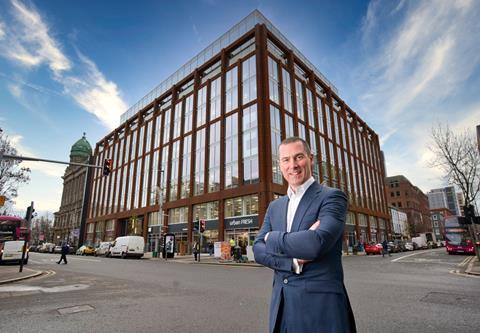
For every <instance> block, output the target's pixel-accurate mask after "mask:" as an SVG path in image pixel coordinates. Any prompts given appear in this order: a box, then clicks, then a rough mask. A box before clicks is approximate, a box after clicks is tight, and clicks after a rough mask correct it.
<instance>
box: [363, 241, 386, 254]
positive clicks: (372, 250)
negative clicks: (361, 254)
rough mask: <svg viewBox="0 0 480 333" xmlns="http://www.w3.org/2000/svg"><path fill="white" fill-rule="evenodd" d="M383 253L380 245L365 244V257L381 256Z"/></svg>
mask: <svg viewBox="0 0 480 333" xmlns="http://www.w3.org/2000/svg"><path fill="white" fill-rule="evenodd" d="M382 252H383V246H382V244H375V243H373V242H372V243H368V244H365V253H366V254H367V256H368V255H369V254H382Z"/></svg>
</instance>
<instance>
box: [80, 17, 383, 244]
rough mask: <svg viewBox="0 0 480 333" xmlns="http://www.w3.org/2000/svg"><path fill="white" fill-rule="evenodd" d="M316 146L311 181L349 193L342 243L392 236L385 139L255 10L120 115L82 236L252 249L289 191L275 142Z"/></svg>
mask: <svg viewBox="0 0 480 333" xmlns="http://www.w3.org/2000/svg"><path fill="white" fill-rule="evenodd" d="M292 135H296V136H300V137H302V138H304V139H305V140H306V141H307V142H309V144H310V146H311V147H312V150H313V152H314V154H315V166H314V170H313V171H314V177H315V178H316V179H317V180H318V181H320V182H322V183H324V184H326V185H329V186H332V187H337V188H340V189H342V190H343V191H345V192H346V193H347V195H348V198H349V201H350V205H349V213H348V218H347V227H346V230H345V244H346V246H347V245H348V244H350V245H351V244H352V243H353V242H355V241H357V240H363V241H367V240H375V241H380V240H381V239H383V238H385V237H387V235H388V234H389V233H390V232H391V230H390V226H389V213H388V209H387V205H386V198H385V194H384V191H383V189H384V176H385V173H384V170H383V165H382V163H381V159H380V148H379V139H378V135H377V134H376V133H375V132H374V131H373V130H372V129H370V128H369V127H368V125H367V124H366V123H365V122H363V121H362V120H361V119H360V118H359V117H358V115H357V114H355V112H353V111H352V110H351V109H350V108H349V107H348V106H347V105H346V104H345V102H344V101H343V100H341V98H340V97H339V96H338V91H337V89H336V88H335V87H334V86H333V85H332V84H331V83H330V82H329V81H328V80H327V79H326V78H325V77H324V76H323V75H322V74H321V73H320V71H318V70H317V69H316V68H315V67H314V66H313V65H312V64H311V63H310V62H309V61H308V60H307V59H306V58H305V57H304V56H303V55H302V54H301V53H300V52H299V51H298V50H297V49H296V48H295V47H294V46H293V45H292V44H291V43H290V42H289V41H288V40H287V39H286V38H285V37H284V36H283V35H282V34H281V33H280V32H279V31H278V30H277V29H276V28H275V27H274V26H273V25H272V24H271V23H270V22H269V21H268V20H267V19H266V18H265V17H264V16H263V15H262V14H261V13H260V12H258V11H254V12H253V13H252V14H250V15H249V16H247V17H246V18H245V19H244V20H242V21H241V22H240V23H238V24H237V25H235V26H234V27H233V28H232V29H230V30H229V31H228V32H227V33H226V34H224V35H223V36H221V37H220V38H219V39H218V40H216V41H215V42H214V43H212V44H211V45H210V46H209V47H207V48H206V49H205V50H204V51H202V52H201V53H200V54H198V55H197V56H196V57H195V58H193V59H192V60H191V61H190V62H188V63H187V64H186V65H184V66H183V67H182V68H180V69H179V70H178V71H177V72H175V73H174V74H173V75H172V76H170V77H169V78H168V79H166V80H165V81H164V82H162V83H161V84H160V85H159V86H158V87H156V88H155V89H153V90H152V91H151V92H150V93H149V94H147V95H146V96H145V97H144V98H143V99H142V100H141V101H139V102H138V103H136V104H135V105H134V106H132V107H131V108H130V109H129V110H127V111H126V112H125V113H124V114H123V115H122V124H121V125H120V126H119V127H118V128H117V129H115V130H114V131H112V132H111V133H109V134H108V135H107V136H106V137H105V138H103V139H102V140H101V141H100V142H98V143H97V145H96V147H95V152H94V157H95V159H96V163H97V165H101V164H102V163H103V161H104V159H107V158H111V159H113V171H112V173H111V174H110V175H109V176H103V175H102V171H101V170H97V171H95V174H94V175H93V181H92V184H91V197H90V198H91V199H90V204H89V215H88V220H87V226H86V235H85V236H86V239H87V240H90V241H92V242H98V241H100V240H110V239H113V238H114V237H116V236H120V235H143V236H144V237H145V239H146V240H147V250H148V251H151V250H154V249H155V246H157V240H158V238H159V236H160V234H161V233H162V232H167V231H168V232H171V233H174V234H176V236H177V241H179V242H178V244H177V250H178V251H180V252H184V251H188V249H189V244H191V242H192V241H193V240H194V239H195V238H196V237H198V233H196V232H195V230H194V221H197V220H200V219H203V220H205V222H206V231H205V233H204V234H203V235H204V244H206V243H207V242H208V241H218V240H228V239H230V238H231V237H234V238H235V239H236V240H237V242H238V244H240V246H242V247H246V246H247V245H251V244H252V241H253V239H254V237H255V235H256V233H257V232H258V230H259V227H260V226H261V224H262V221H263V217H264V215H265V211H266V208H267V206H268V204H269V203H270V201H272V200H273V199H275V198H277V197H279V196H281V195H284V194H285V193H286V184H285V182H284V181H283V179H282V175H281V172H280V168H279V164H278V156H277V146H278V144H279V143H280V142H281V140H282V139H284V138H286V137H288V136H292Z"/></svg>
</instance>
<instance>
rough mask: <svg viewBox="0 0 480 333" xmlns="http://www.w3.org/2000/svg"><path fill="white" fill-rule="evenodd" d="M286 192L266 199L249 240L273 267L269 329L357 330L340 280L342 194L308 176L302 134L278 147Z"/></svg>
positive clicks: (307, 156)
mask: <svg viewBox="0 0 480 333" xmlns="http://www.w3.org/2000/svg"><path fill="white" fill-rule="evenodd" d="M278 151H279V159H280V169H281V171H282V175H283V177H284V178H285V180H286V181H287V182H288V192H287V195H286V196H283V197H281V198H279V199H277V200H275V201H273V202H271V203H270V205H269V207H268V209H267V213H266V215H265V220H264V222H263V225H262V228H261V229H260V231H259V233H258V235H257V238H256V239H255V242H254V245H253V251H254V254H255V260H256V262H258V263H259V264H262V265H264V266H266V267H269V268H271V269H273V270H274V276H273V291H272V300H271V304H270V319H269V327H270V329H269V331H270V332H281V333H285V332H300V333H314V332H322V333H323V332H329V333H330V332H331V333H342V332H345V333H351V332H356V327H355V319H354V316H353V312H352V308H351V306H350V302H349V299H348V295H347V291H346V289H345V286H344V284H343V268H342V238H343V229H344V226H345V219H346V214H347V198H346V196H345V194H344V193H343V192H342V191H340V190H337V189H333V188H329V187H326V186H322V185H320V184H318V183H317V182H316V181H315V180H314V179H313V177H312V166H313V155H312V153H311V152H310V148H309V146H308V144H307V143H306V142H305V141H304V140H303V139H301V138H298V137H291V138H287V139H285V140H284V141H283V142H282V143H281V144H280V146H279V148H278Z"/></svg>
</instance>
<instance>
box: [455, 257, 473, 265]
mask: <svg viewBox="0 0 480 333" xmlns="http://www.w3.org/2000/svg"><path fill="white" fill-rule="evenodd" d="M473 258H475V257H473ZM469 261H470V258H469V257H466V258H465V259H464V260H463V261H462V262H461V263H459V264H458V266H460V267H463V266H465V265H466V264H467V263H468V262H469Z"/></svg>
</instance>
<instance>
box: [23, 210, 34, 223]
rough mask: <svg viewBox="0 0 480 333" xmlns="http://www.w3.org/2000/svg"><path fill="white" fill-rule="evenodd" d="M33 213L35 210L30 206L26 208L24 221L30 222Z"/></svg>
mask: <svg viewBox="0 0 480 333" xmlns="http://www.w3.org/2000/svg"><path fill="white" fill-rule="evenodd" d="M33 213H35V209H34V208H33V207H32V206H28V207H27V212H26V213H25V220H27V221H30V220H31V219H32V217H33Z"/></svg>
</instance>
